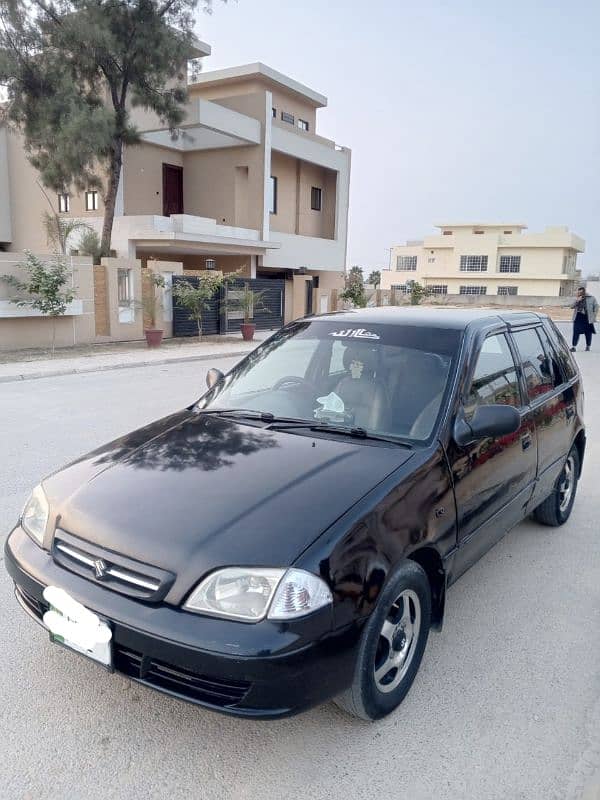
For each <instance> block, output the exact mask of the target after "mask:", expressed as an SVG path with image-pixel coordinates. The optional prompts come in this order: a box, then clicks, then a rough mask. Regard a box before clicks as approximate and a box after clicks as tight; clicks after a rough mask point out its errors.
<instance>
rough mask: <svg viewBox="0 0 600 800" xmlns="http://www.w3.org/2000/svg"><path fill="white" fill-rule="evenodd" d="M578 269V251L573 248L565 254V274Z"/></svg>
mask: <svg viewBox="0 0 600 800" xmlns="http://www.w3.org/2000/svg"><path fill="white" fill-rule="evenodd" d="M576 269H577V253H575V252H574V251H573V250H570V251H569V252H568V253H567V254H566V255H564V256H563V272H564V273H565V274H567V275H568V274H569V273H571V272H575V270H576Z"/></svg>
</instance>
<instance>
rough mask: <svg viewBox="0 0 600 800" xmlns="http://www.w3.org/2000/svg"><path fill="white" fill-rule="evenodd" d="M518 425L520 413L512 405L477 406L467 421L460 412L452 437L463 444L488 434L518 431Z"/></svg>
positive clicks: (499, 434)
mask: <svg viewBox="0 0 600 800" xmlns="http://www.w3.org/2000/svg"><path fill="white" fill-rule="evenodd" d="M520 426H521V415H520V414H519V412H518V411H517V409H516V408H515V407H514V406H506V405H500V404H497V405H489V406H479V408H478V409H477V410H476V411H475V413H474V414H473V416H472V417H471V419H470V420H469V422H467V420H466V419H465V416H464V412H461V414H460V416H459V417H458V419H457V420H456V424H455V426H454V439H455V440H456V443H457V444H459V445H465V444H470V443H471V442H476V441H478V440H479V439H485V438H487V437H488V436H492V437H493V438H496V437H497V436H507V435H508V434H509V433H514V432H515V431H518V430H519V428H520Z"/></svg>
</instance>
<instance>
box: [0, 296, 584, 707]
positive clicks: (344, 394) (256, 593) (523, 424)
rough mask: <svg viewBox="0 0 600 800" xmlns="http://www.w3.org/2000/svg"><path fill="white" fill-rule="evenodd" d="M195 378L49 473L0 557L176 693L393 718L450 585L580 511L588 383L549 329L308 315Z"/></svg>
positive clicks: (87, 650) (55, 618)
mask: <svg viewBox="0 0 600 800" xmlns="http://www.w3.org/2000/svg"><path fill="white" fill-rule="evenodd" d="M208 383H209V389H208V391H207V392H206V393H205V394H204V395H203V396H202V397H201V398H200V400H199V401H197V402H195V403H194V404H193V405H191V406H190V407H189V408H186V409H184V410H182V411H178V412H177V413H175V414H173V415H171V416H168V417H166V418H164V419H162V420H159V421H158V422H155V423H153V424H151V425H148V426H147V427H145V428H141V429H140V430H137V431H134V432H133V433H130V434H129V435H127V436H124V437H123V438H121V439H118V440H116V441H114V442H112V443H110V444H108V445H106V446H104V447H101V448H100V449H98V450H96V451H94V452H93V453H91V454H89V455H87V456H84V457H82V458H80V459H78V460H77V461H75V462H73V463H72V464H70V465H68V466H67V467H65V468H64V469H62V470H60V471H58V472H56V473H54V474H53V475H51V476H50V477H49V478H46V479H45V480H44V481H43V482H42V483H41V484H40V485H39V486H38V487H37V488H35V489H34V491H33V493H32V495H31V497H30V499H29V500H28V502H27V504H26V506H25V508H24V510H23V513H22V516H21V518H20V520H19V523H18V525H17V526H16V528H15V529H14V530H13V531H12V532H11V534H10V535H9V537H8V540H7V542H6V547H5V551H6V559H5V563H6V566H7V568H8V571H9V572H10V574H11V576H12V578H13V580H14V582H15V589H16V597H17V599H18V601H19V603H20V604H21V606H22V607H23V609H24V610H25V611H26V612H27V613H28V614H30V615H31V616H32V617H34V618H35V619H36V620H38V621H39V622H41V623H42V624H43V625H44V626H45V628H46V629H47V630H48V631H49V632H50V637H51V639H52V640H53V641H55V642H58V643H60V644H62V645H64V646H66V647H68V648H70V649H72V650H75V651H78V652H80V653H82V654H85V655H87V656H88V657H90V658H93V659H94V660H96V661H97V662H99V663H100V664H102V665H104V666H105V667H106V668H107V669H109V670H116V671H117V672H120V673H124V674H125V675H127V676H129V677H130V678H132V679H134V680H136V681H139V682H141V683H143V684H145V685H147V686H150V687H152V688H155V689H158V690H160V691H163V692H166V693H168V694H170V695H173V696H176V697H179V698H182V699H185V700H188V701H192V702H195V703H198V704H200V705H202V706H206V707H208V708H212V709H215V710H219V711H222V712H225V713H229V714H236V715H239V716H246V717H263V718H267V717H280V716H285V715H288V714H293V713H296V712H299V711H302V710H304V709H307V708H310V707H311V706H314V705H316V704H317V703H321V702H323V701H326V700H329V699H331V698H335V700H336V702H337V703H339V704H340V705H341V706H342V707H343V708H345V709H346V710H348V711H349V712H351V713H352V714H355V715H357V716H359V717H363V718H366V719H377V718H379V717H383V716H384V715H386V714H388V713H389V712H390V711H392V710H393V709H395V708H396V707H397V706H398V704H399V703H400V702H401V701H402V699H403V698H404V696H405V695H406V693H407V691H408V689H409V688H410V685H411V684H412V682H413V680H414V678H415V675H416V673H417V670H418V668H419V664H420V662H421V658H422V656H423V651H424V649H425V645H426V642H427V637H428V634H429V630H430V628H431V627H433V628H440V626H441V624H442V619H443V614H444V603H445V597H446V589H447V588H448V587H449V586H450V585H451V584H452V583H454V582H455V581H456V579H457V578H458V577H459V576H460V575H461V574H462V573H463V572H464V571H465V570H466V569H468V567H469V566H470V565H472V564H473V563H474V562H475V561H477V559H479V558H480V557H481V556H482V555H483V554H484V553H485V552H486V551H487V550H488V549H489V548H490V547H492V545H493V544H494V543H495V542H497V541H498V540H499V539H500V538H501V537H502V536H503V535H504V534H505V533H506V532H507V531H508V530H509V529H510V528H512V527H513V526H514V525H515V524H516V523H518V522H519V521H520V520H522V519H523V518H524V517H525V516H526V515H528V514H530V513H533V514H534V516H535V518H536V519H538V520H539V521H540V522H542V523H544V524H547V525H561V524H562V523H564V522H565V521H566V520H567V519H568V517H569V514H570V513H571V509H572V506H573V502H574V499H575V492H576V488H577V481H578V478H579V475H580V472H581V467H582V463H583V456H584V450H585V432H584V426H583V419H582V409H583V391H582V387H581V381H580V377H579V373H578V370H577V367H576V365H575V363H574V361H573V359H572V357H571V355H570V353H569V351H568V348H567V346H566V345H565V342H564V340H563V339H562V336H561V335H560V333H559V332H558V331H557V329H556V327H555V326H554V324H553V323H552V322H551V321H550V320H549V319H548V318H547V317H545V316H543V315H539V314H533V313H506V314H494V313H492V312H461V311H450V310H446V309H438V310H423V309H413V310H402V309H373V310H370V311H352V312H344V313H340V314H331V315H325V316H321V317H313V318H308V319H303V320H300V321H297V322H294V323H292V324H290V325H288V326H286V327H285V328H283V329H282V330H281V331H280V332H278V333H277V334H275V335H274V336H273V337H271V338H270V339H269V340H267V341H266V342H264V343H263V344H261V345H260V346H259V347H258V348H257V349H256V350H255V351H254V352H252V353H251V354H250V355H248V356H247V357H246V358H245V359H243V360H242V361H241V362H240V363H239V364H238V365H237V366H236V367H235V368H234V369H233V370H232V371H231V372H229V373H228V374H227V375H223V374H221V373H220V372H218V371H217V370H211V371H210V372H209V376H208Z"/></svg>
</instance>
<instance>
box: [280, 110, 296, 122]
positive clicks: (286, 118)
mask: <svg viewBox="0 0 600 800" xmlns="http://www.w3.org/2000/svg"><path fill="white" fill-rule="evenodd" d="M281 121H282V122H289V123H290V125H293V124H294V115H293V114H290V113H289V112H288V111H282V112H281Z"/></svg>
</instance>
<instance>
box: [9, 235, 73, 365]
mask: <svg viewBox="0 0 600 800" xmlns="http://www.w3.org/2000/svg"><path fill="white" fill-rule="evenodd" d="M50 259H51V260H50V261H49V262H48V263H44V262H42V261H41V259H40V258H38V257H37V256H35V255H34V254H33V253H31V252H29V250H26V251H25V261H23V262H21V263H20V264H19V267H21V268H22V269H23V270H24V271H25V272H26V274H27V276H26V277H25V278H24V279H21V278H18V277H17V276H16V275H6V276H4V278H3V280H4V281H5V282H6V283H8V284H9V285H10V286H12V287H13V288H14V289H16V290H17V292H19V296H17V297H14V298H11V301H10V302H11V303H14V304H15V305H17V306H28V307H29V308H34V309H36V310H37V311H41V312H42V314H45V315H46V316H48V317H52V355H54V348H55V344H56V319H57V317H62V316H63V315H64V314H65V313H66V311H67V307H68V305H69V303H71V302H72V300H73V299H74V297H75V290H74V288H73V286H72V285H71V280H72V278H71V272H70V270H69V269H67V265H66V263H65V259H64V256H62V255H60V254H57V255H55V256H51V257H50Z"/></svg>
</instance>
